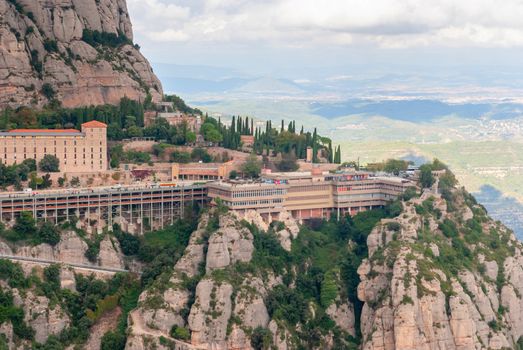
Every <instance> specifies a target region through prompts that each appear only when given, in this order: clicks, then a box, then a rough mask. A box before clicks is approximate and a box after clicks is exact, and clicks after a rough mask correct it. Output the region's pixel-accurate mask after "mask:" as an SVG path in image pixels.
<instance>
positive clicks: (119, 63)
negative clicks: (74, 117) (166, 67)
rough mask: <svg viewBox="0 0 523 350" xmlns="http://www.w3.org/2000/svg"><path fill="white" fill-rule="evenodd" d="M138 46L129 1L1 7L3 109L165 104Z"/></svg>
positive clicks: (37, 0)
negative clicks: (132, 102)
mask: <svg viewBox="0 0 523 350" xmlns="http://www.w3.org/2000/svg"><path fill="white" fill-rule="evenodd" d="M132 39H133V33H132V26H131V21H130V19H129V14H128V12H127V5H126V2H125V0H114V1H113V0H13V1H8V0H0V107H6V106H14V107H16V106H20V105H27V106H29V105H32V106H38V107H40V106H42V105H44V104H46V103H48V102H49V100H50V99H53V98H55V99H57V100H59V101H61V102H62V104H63V105H64V106H65V107H75V106H83V105H91V104H94V105H98V104H104V103H111V104H114V103H117V102H118V101H119V100H120V98H122V97H124V96H127V97H129V98H131V99H134V100H143V99H144V98H145V97H146V95H147V93H148V92H149V93H150V95H151V97H152V98H153V100H160V99H161V95H162V86H161V83H160V81H159V80H158V78H157V77H156V76H155V75H154V73H153V71H152V69H151V67H150V65H149V63H148V62H147V60H146V58H145V57H144V56H143V55H142V54H141V53H140V51H139V47H138V46H137V45H133V43H132ZM44 84H50V86H51V87H52V88H53V90H54V94H53V92H52V91H50V90H49V89H46V88H45V86H44Z"/></svg>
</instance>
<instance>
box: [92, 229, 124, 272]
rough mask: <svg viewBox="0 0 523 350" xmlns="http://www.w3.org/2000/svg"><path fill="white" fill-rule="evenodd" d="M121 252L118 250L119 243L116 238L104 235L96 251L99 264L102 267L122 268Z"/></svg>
mask: <svg viewBox="0 0 523 350" xmlns="http://www.w3.org/2000/svg"><path fill="white" fill-rule="evenodd" d="M122 257H123V253H122V252H121V250H120V244H119V243H118V241H117V240H116V239H114V240H113V239H111V237H109V236H105V237H104V239H103V240H102V241H101V242H100V252H99V253H98V260H99V264H100V265H101V266H104V267H114V268H119V269H123V268H124V267H125V266H124V262H123V259H122Z"/></svg>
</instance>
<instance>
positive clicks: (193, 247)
mask: <svg viewBox="0 0 523 350" xmlns="http://www.w3.org/2000/svg"><path fill="white" fill-rule="evenodd" d="M208 222H209V217H208V216H207V215H203V216H202V218H201V219H200V223H199V224H198V229H197V230H196V231H195V232H194V233H193V234H192V235H191V238H190V239H189V244H188V246H187V248H186V249H185V253H184V255H183V256H182V257H181V258H180V260H178V261H177V262H176V266H175V269H176V270H178V271H180V272H181V273H185V274H186V275H187V276H189V277H194V276H196V275H197V274H198V268H199V266H200V264H202V263H203V262H204V260H205V254H204V246H205V235H206V232H207V231H206V227H207V224H208Z"/></svg>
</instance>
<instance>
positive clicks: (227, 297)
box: [126, 211, 355, 350]
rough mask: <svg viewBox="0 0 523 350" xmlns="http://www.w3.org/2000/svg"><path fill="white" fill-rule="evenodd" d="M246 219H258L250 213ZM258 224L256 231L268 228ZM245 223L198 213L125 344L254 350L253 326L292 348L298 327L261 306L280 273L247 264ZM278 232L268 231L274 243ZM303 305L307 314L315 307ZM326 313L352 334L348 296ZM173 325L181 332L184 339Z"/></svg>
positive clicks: (251, 252) (145, 297)
mask: <svg viewBox="0 0 523 350" xmlns="http://www.w3.org/2000/svg"><path fill="white" fill-rule="evenodd" d="M248 217H249V218H250V221H253V222H257V218H256V217H255V216H253V215H252V213H251V214H250V215H249V216H248ZM284 219H285V220H286V221H287V224H288V226H289V227H291V229H290V230H294V229H297V225H296V223H295V222H291V220H292V219H291V218H290V217H285V218H284ZM259 223H260V226H262V227H260V229H267V228H268V227H267V226H265V225H264V224H263V222H259ZM248 225H249V224H247V222H246V221H245V220H244V221H240V220H239V218H238V217H237V216H236V215H235V214H233V213H227V214H221V215H218V213H217V212H216V211H215V212H212V213H210V214H205V215H204V216H203V217H202V219H201V220H200V224H199V226H198V229H197V230H196V231H194V232H193V234H192V235H191V238H190V242H189V245H188V246H187V248H186V249H185V254H184V255H183V257H181V258H180V259H179V260H178V262H177V263H176V265H175V267H174V271H173V272H172V273H171V274H169V275H163V276H162V277H161V278H158V279H157V280H156V281H155V282H154V283H153V285H152V286H151V287H150V288H149V289H148V290H146V291H145V292H143V293H142V295H141V296H140V303H139V308H137V309H136V310H134V311H133V312H132V313H131V314H130V317H129V324H130V329H129V331H130V335H129V337H128V338H127V345H126V349H132V350H143V349H149V348H159V349H164V348H169V347H171V348H175V349H253V346H252V339H253V338H252V337H253V334H254V331H255V330H260V329H262V330H265V331H260V332H267V333H263V334H265V335H264V336H265V337H270V342H271V343H272V344H273V346H274V347H275V348H277V349H294V348H296V346H297V343H296V342H299V340H297V337H296V334H295V332H296V329H293V328H289V325H287V324H285V322H281V321H279V320H278V319H271V315H270V313H269V311H268V307H267V299H268V298H269V294H270V292H271V291H272V290H273V289H274V288H275V287H276V286H284V284H283V278H282V275H278V274H275V273H274V272H273V271H271V270H270V269H267V270H263V269H261V267H259V266H256V263H255V262H253V259H254V257H255V254H256V248H255V238H254V234H253V232H251V229H250V228H249V226H248ZM281 230H283V228H275V229H274V231H272V232H274V234H275V239H276V241H275V242H276V244H278V243H277V242H278V240H277V239H278V234H277V232H279V231H281ZM259 234H261V235H264V234H267V233H259ZM296 234H297V232H296ZM281 244H282V245H286V242H285V241H282V242H281ZM280 249H281V248H280ZM282 251H284V250H282ZM284 272H285V271H284ZM284 288H286V287H284ZM290 288H294V287H293V286H290ZM309 308H310V311H309V313H310V314H311V316H310V317H312V318H313V317H314V314H315V313H316V311H315V309H316V306H314V305H312V304H311V305H309ZM326 313H327V314H328V315H329V317H331V319H332V322H333V324H334V325H336V326H338V327H339V328H340V329H343V330H345V331H346V332H347V334H351V335H355V328H354V323H355V320H354V311H353V306H352V305H351V304H350V303H349V302H348V301H346V300H341V299H340V298H338V299H337V300H336V301H335V303H333V304H332V305H331V307H329V308H328V311H326ZM173 330H174V334H173ZM177 330H183V332H185V338H184V339H183V338H182V337H180V336H179V335H180V334H183V333H181V332H180V333H178V335H177V334H176V333H177ZM329 337H332V334H330V335H329V336H327V337H325V338H322V340H321V342H322V344H323V345H324V346H326V347H327V348H328V347H330V346H332V343H333V342H332V339H331V338H330V339H329ZM329 344H330V345H329Z"/></svg>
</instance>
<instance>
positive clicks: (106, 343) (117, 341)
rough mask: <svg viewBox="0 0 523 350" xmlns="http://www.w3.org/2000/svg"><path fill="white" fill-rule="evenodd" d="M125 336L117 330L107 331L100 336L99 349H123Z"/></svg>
mask: <svg viewBox="0 0 523 350" xmlns="http://www.w3.org/2000/svg"><path fill="white" fill-rule="evenodd" d="M124 349H125V336H124V335H122V334H121V333H118V332H113V331H108V332H107V333H105V334H104V335H103V337H102V341H101V344H100V350H124Z"/></svg>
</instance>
